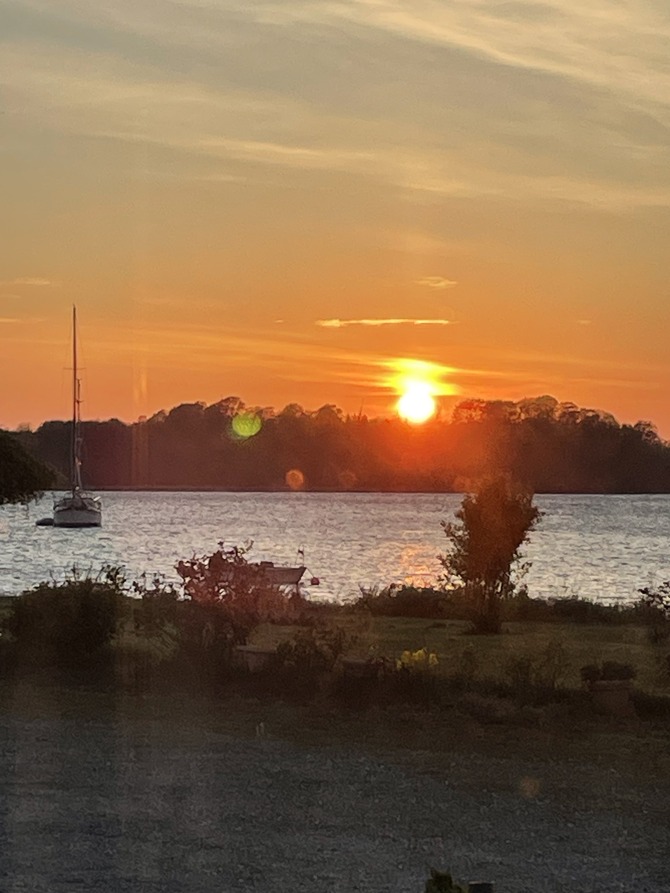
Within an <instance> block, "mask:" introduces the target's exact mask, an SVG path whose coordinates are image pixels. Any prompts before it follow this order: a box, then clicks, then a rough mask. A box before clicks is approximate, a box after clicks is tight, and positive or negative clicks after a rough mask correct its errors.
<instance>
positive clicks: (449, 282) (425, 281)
mask: <svg viewBox="0 0 670 893" xmlns="http://www.w3.org/2000/svg"><path fill="white" fill-rule="evenodd" d="M416 284H417V285H425V286H426V287H427V288H437V289H445V288H455V287H456V286H457V285H458V282H456V281H455V280H454V279H445V278H444V276H423V277H422V278H421V279H417V280H416Z"/></svg>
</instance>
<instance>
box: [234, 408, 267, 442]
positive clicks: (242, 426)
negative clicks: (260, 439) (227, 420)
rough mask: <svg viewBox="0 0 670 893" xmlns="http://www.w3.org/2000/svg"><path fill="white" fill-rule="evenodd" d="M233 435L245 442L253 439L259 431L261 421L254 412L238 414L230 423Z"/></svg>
mask: <svg viewBox="0 0 670 893" xmlns="http://www.w3.org/2000/svg"><path fill="white" fill-rule="evenodd" d="M232 425H233V434H235V436H236V437H241V438H242V439H243V440H246V439H247V438H249V437H253V436H254V435H255V434H258V432H259V431H260V430H261V425H262V422H261V419H260V416H257V415H256V413H255V412H240V413H238V415H236V416H235V417H234V419H233V422H232Z"/></svg>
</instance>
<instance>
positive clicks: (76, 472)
mask: <svg viewBox="0 0 670 893" xmlns="http://www.w3.org/2000/svg"><path fill="white" fill-rule="evenodd" d="M80 404H81V398H80V384H79V378H78V371H77V308H76V306H75V305H74V304H73V305H72V492H73V493H74V492H75V491H77V490H81V458H80V456H79V452H80V444H81V441H80V435H79V419H80V411H79V406H80Z"/></svg>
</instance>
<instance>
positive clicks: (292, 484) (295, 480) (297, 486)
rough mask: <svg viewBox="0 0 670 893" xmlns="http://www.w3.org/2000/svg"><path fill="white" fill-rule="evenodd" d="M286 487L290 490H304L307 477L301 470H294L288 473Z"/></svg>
mask: <svg viewBox="0 0 670 893" xmlns="http://www.w3.org/2000/svg"><path fill="white" fill-rule="evenodd" d="M285 480H286V485H287V486H288V487H289V489H290V490H302V489H303V488H304V486H305V475H304V474H303V473H302V471H300V469H299V468H292V469H291V470H290V471H287V472H286V476H285Z"/></svg>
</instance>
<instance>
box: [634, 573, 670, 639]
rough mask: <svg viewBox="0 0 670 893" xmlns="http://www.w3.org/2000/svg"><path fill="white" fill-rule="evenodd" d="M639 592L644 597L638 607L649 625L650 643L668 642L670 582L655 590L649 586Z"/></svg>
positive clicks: (669, 633)
mask: <svg viewBox="0 0 670 893" xmlns="http://www.w3.org/2000/svg"><path fill="white" fill-rule="evenodd" d="M638 592H639V593H640V595H641V596H642V598H641V599H640V600H639V602H638V607H639V609H640V613H641V615H642V619H643V620H644V621H645V623H646V624H647V634H648V636H649V641H650V642H652V643H653V644H655V645H659V644H662V643H663V642H666V641H667V640H668V639H669V638H670V580H666V581H665V582H664V583H661V584H660V585H659V586H658V587H656V588H655V589H654V588H652V587H650V586H647V587H645V588H644V589H638Z"/></svg>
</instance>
